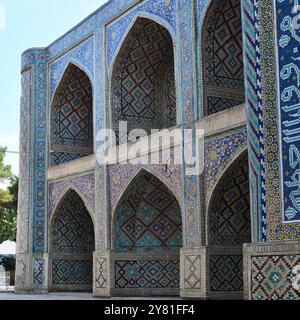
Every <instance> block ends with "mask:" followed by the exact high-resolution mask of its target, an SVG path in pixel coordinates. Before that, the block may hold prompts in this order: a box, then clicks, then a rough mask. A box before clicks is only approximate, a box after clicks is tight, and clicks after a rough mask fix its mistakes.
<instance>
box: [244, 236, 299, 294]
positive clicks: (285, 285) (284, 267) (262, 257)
mask: <svg viewBox="0 0 300 320" xmlns="http://www.w3.org/2000/svg"><path fill="white" fill-rule="evenodd" d="M244 298H245V299H246V300H299V299H300V241H276V242H267V243H258V244H246V245H244Z"/></svg>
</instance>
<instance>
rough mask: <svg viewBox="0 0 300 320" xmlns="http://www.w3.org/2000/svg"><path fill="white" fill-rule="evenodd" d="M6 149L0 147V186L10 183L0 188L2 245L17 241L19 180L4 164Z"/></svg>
mask: <svg viewBox="0 0 300 320" xmlns="http://www.w3.org/2000/svg"><path fill="white" fill-rule="evenodd" d="M5 152H6V148H3V147H0V184H2V185H3V184H7V183H9V185H8V187H7V188H5V189H3V187H2V188H0V243H2V242H4V241H6V240H11V241H15V240H16V230H17V206H18V178H17V177H15V176H13V175H12V172H11V166H9V165H5V164H4V157H5Z"/></svg>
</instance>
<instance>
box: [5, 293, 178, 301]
mask: <svg viewBox="0 0 300 320" xmlns="http://www.w3.org/2000/svg"><path fill="white" fill-rule="evenodd" d="M0 300H111V301H114V300H115V301H116V300H119V301H120V300H180V298H176V297H175V298H174V297H159V298H136V297H133V298H124V297H123V298H117V297H114V298H110V299H104V298H94V297H93V295H92V294H91V293H84V292H82V293H73V292H72V293H69V292H62V293H49V294H15V293H14V292H0Z"/></svg>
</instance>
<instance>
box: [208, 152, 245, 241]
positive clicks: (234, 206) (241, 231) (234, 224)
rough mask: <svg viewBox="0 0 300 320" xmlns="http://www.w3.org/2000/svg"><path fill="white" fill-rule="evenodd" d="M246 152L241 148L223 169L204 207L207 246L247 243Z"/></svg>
mask: <svg viewBox="0 0 300 320" xmlns="http://www.w3.org/2000/svg"><path fill="white" fill-rule="evenodd" d="M249 193H250V191H249V164H248V151H247V149H245V150H244V151H242V152H241V153H240V154H239V155H238V156H237V157H235V159H234V160H233V161H231V163H230V164H229V165H228V166H227V168H226V170H225V171H223V174H222V176H221V177H220V178H219V180H218V181H217V183H216V184H215V187H214V189H213V191H212V193H211V196H210V199H209V201H208V206H207V215H206V224H207V230H208V233H207V243H208V245H230V246H235V245H242V244H243V243H250V242H251V216H250V199H249V196H250V195H249Z"/></svg>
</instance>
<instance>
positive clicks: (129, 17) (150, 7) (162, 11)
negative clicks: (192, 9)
mask: <svg viewBox="0 0 300 320" xmlns="http://www.w3.org/2000/svg"><path fill="white" fill-rule="evenodd" d="M177 2H178V1H177V0H168V1H166V0H155V1H153V0H148V1H143V2H142V3H141V4H140V5H139V6H137V7H136V8H134V9H133V10H131V11H130V12H129V13H128V14H126V15H124V16H121V17H120V18H119V19H115V20H114V21H113V22H112V23H111V24H109V26H108V28H107V65H108V69H110V67H111V64H112V60H113V57H114V55H115V54H116V51H117V49H118V46H119V45H120V44H121V42H122V39H123V37H124V34H126V32H127V30H128V29H129V27H130V25H131V23H132V21H133V19H134V18H135V16H136V14H137V13H138V12H143V14H144V15H148V14H150V15H152V16H153V15H154V16H156V17H159V19H162V21H164V22H165V23H166V24H168V25H169V28H170V29H171V30H172V31H173V33H174V34H176V31H177V30H176V24H177V17H176V12H177ZM127 3H128V1H127ZM149 18H151V16H149Z"/></svg>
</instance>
